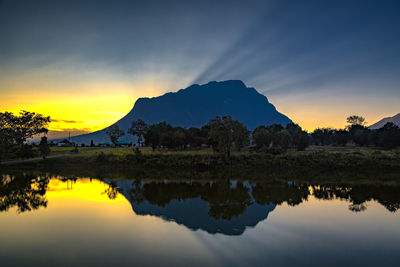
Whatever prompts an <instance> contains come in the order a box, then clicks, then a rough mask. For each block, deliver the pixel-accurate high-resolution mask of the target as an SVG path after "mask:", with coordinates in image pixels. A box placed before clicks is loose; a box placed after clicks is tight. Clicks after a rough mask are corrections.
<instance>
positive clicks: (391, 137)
mask: <svg viewBox="0 0 400 267" xmlns="http://www.w3.org/2000/svg"><path fill="white" fill-rule="evenodd" d="M347 123H348V125H347V127H346V128H345V129H338V130H337V129H331V128H319V129H316V130H314V131H313V132H312V133H311V137H312V138H311V141H312V143H313V144H315V145H319V146H326V145H334V146H345V145H347V144H349V143H352V144H353V145H356V146H376V147H382V148H386V149H392V148H396V147H399V146H400V128H399V127H398V126H397V125H395V124H394V123H392V122H388V123H386V124H385V125H384V126H383V127H382V128H380V129H377V130H370V129H369V128H368V127H366V126H365V119H364V118H363V117H360V116H355V115H354V116H350V117H348V118H347Z"/></svg>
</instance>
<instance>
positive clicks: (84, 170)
mask: <svg viewBox="0 0 400 267" xmlns="http://www.w3.org/2000/svg"><path fill="white" fill-rule="evenodd" d="M335 149H337V148H335ZM69 151H70V149H69ZM141 151H142V153H139V154H136V153H134V151H133V149H132V148H106V149H105V148H79V152H78V153H69V154H63V156H61V157H56V158H50V159H47V160H45V161H40V162H30V163H23V164H18V165H10V166H1V168H3V172H9V171H16V170H18V171H21V170H26V171H32V170H37V171H40V172H45V173H47V172H48V173H52V174H57V175H62V176H66V177H94V178H104V179H162V180H165V179H174V180H185V179H193V180H213V179H217V180H218V179H227V178H228V179H242V180H243V179H244V180H249V181H251V180H271V179H272V180H289V181H299V182H319V183H321V182H325V183H342V182H346V183H347V184H349V183H353V182H354V183H363V184H376V183H384V184H400V151H399V150H390V151H389V150H374V149H369V148H367V149H360V150H350V149H349V150H338V152H337V151H334V150H333V151H332V150H327V151H319V150H318V149H313V148H311V149H308V150H307V151H302V152H299V151H291V150H289V151H287V152H286V153H283V154H279V155H272V154H268V153H254V152H250V151H246V152H235V153H233V154H232V156H231V157H230V158H225V157H223V156H221V155H219V154H216V153H213V152H211V151H210V150H207V149H205V150H200V151H169V152H159V151H156V152H153V151H152V150H151V149H149V148H141ZM64 152H68V150H67V149H66V148H62V149H60V148H58V151H53V153H64Z"/></svg>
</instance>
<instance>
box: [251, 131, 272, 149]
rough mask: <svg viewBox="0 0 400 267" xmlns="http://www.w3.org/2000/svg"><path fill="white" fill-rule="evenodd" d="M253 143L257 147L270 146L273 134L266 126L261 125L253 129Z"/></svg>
mask: <svg viewBox="0 0 400 267" xmlns="http://www.w3.org/2000/svg"><path fill="white" fill-rule="evenodd" d="M252 135H253V143H254V145H255V146H256V148H257V149H260V148H263V147H269V146H270V145H271V142H272V135H271V133H270V132H269V131H268V129H267V128H265V126H259V127H257V128H256V129H254V131H253V134H252Z"/></svg>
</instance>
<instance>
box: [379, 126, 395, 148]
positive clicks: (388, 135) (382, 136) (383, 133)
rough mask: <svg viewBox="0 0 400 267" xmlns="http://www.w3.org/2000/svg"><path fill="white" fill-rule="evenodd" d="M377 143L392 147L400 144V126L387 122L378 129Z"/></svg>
mask: <svg viewBox="0 0 400 267" xmlns="http://www.w3.org/2000/svg"><path fill="white" fill-rule="evenodd" d="M376 134H377V142H376V145H379V146H381V147H384V148H387V149H391V148H396V147H398V146H400V128H399V127H398V126H397V125H395V124H394V123H392V122H388V123H386V124H385V125H384V126H383V127H382V128H380V129H378V131H377V133H376Z"/></svg>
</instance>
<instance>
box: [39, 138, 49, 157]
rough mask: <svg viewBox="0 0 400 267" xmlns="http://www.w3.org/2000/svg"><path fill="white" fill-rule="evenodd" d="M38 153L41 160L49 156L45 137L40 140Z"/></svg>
mask: <svg viewBox="0 0 400 267" xmlns="http://www.w3.org/2000/svg"><path fill="white" fill-rule="evenodd" d="M39 151H40V155H41V156H42V157H43V159H46V157H47V156H48V155H49V154H50V146H49V143H47V137H46V136H43V137H42V139H41V140H40V143H39Z"/></svg>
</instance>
